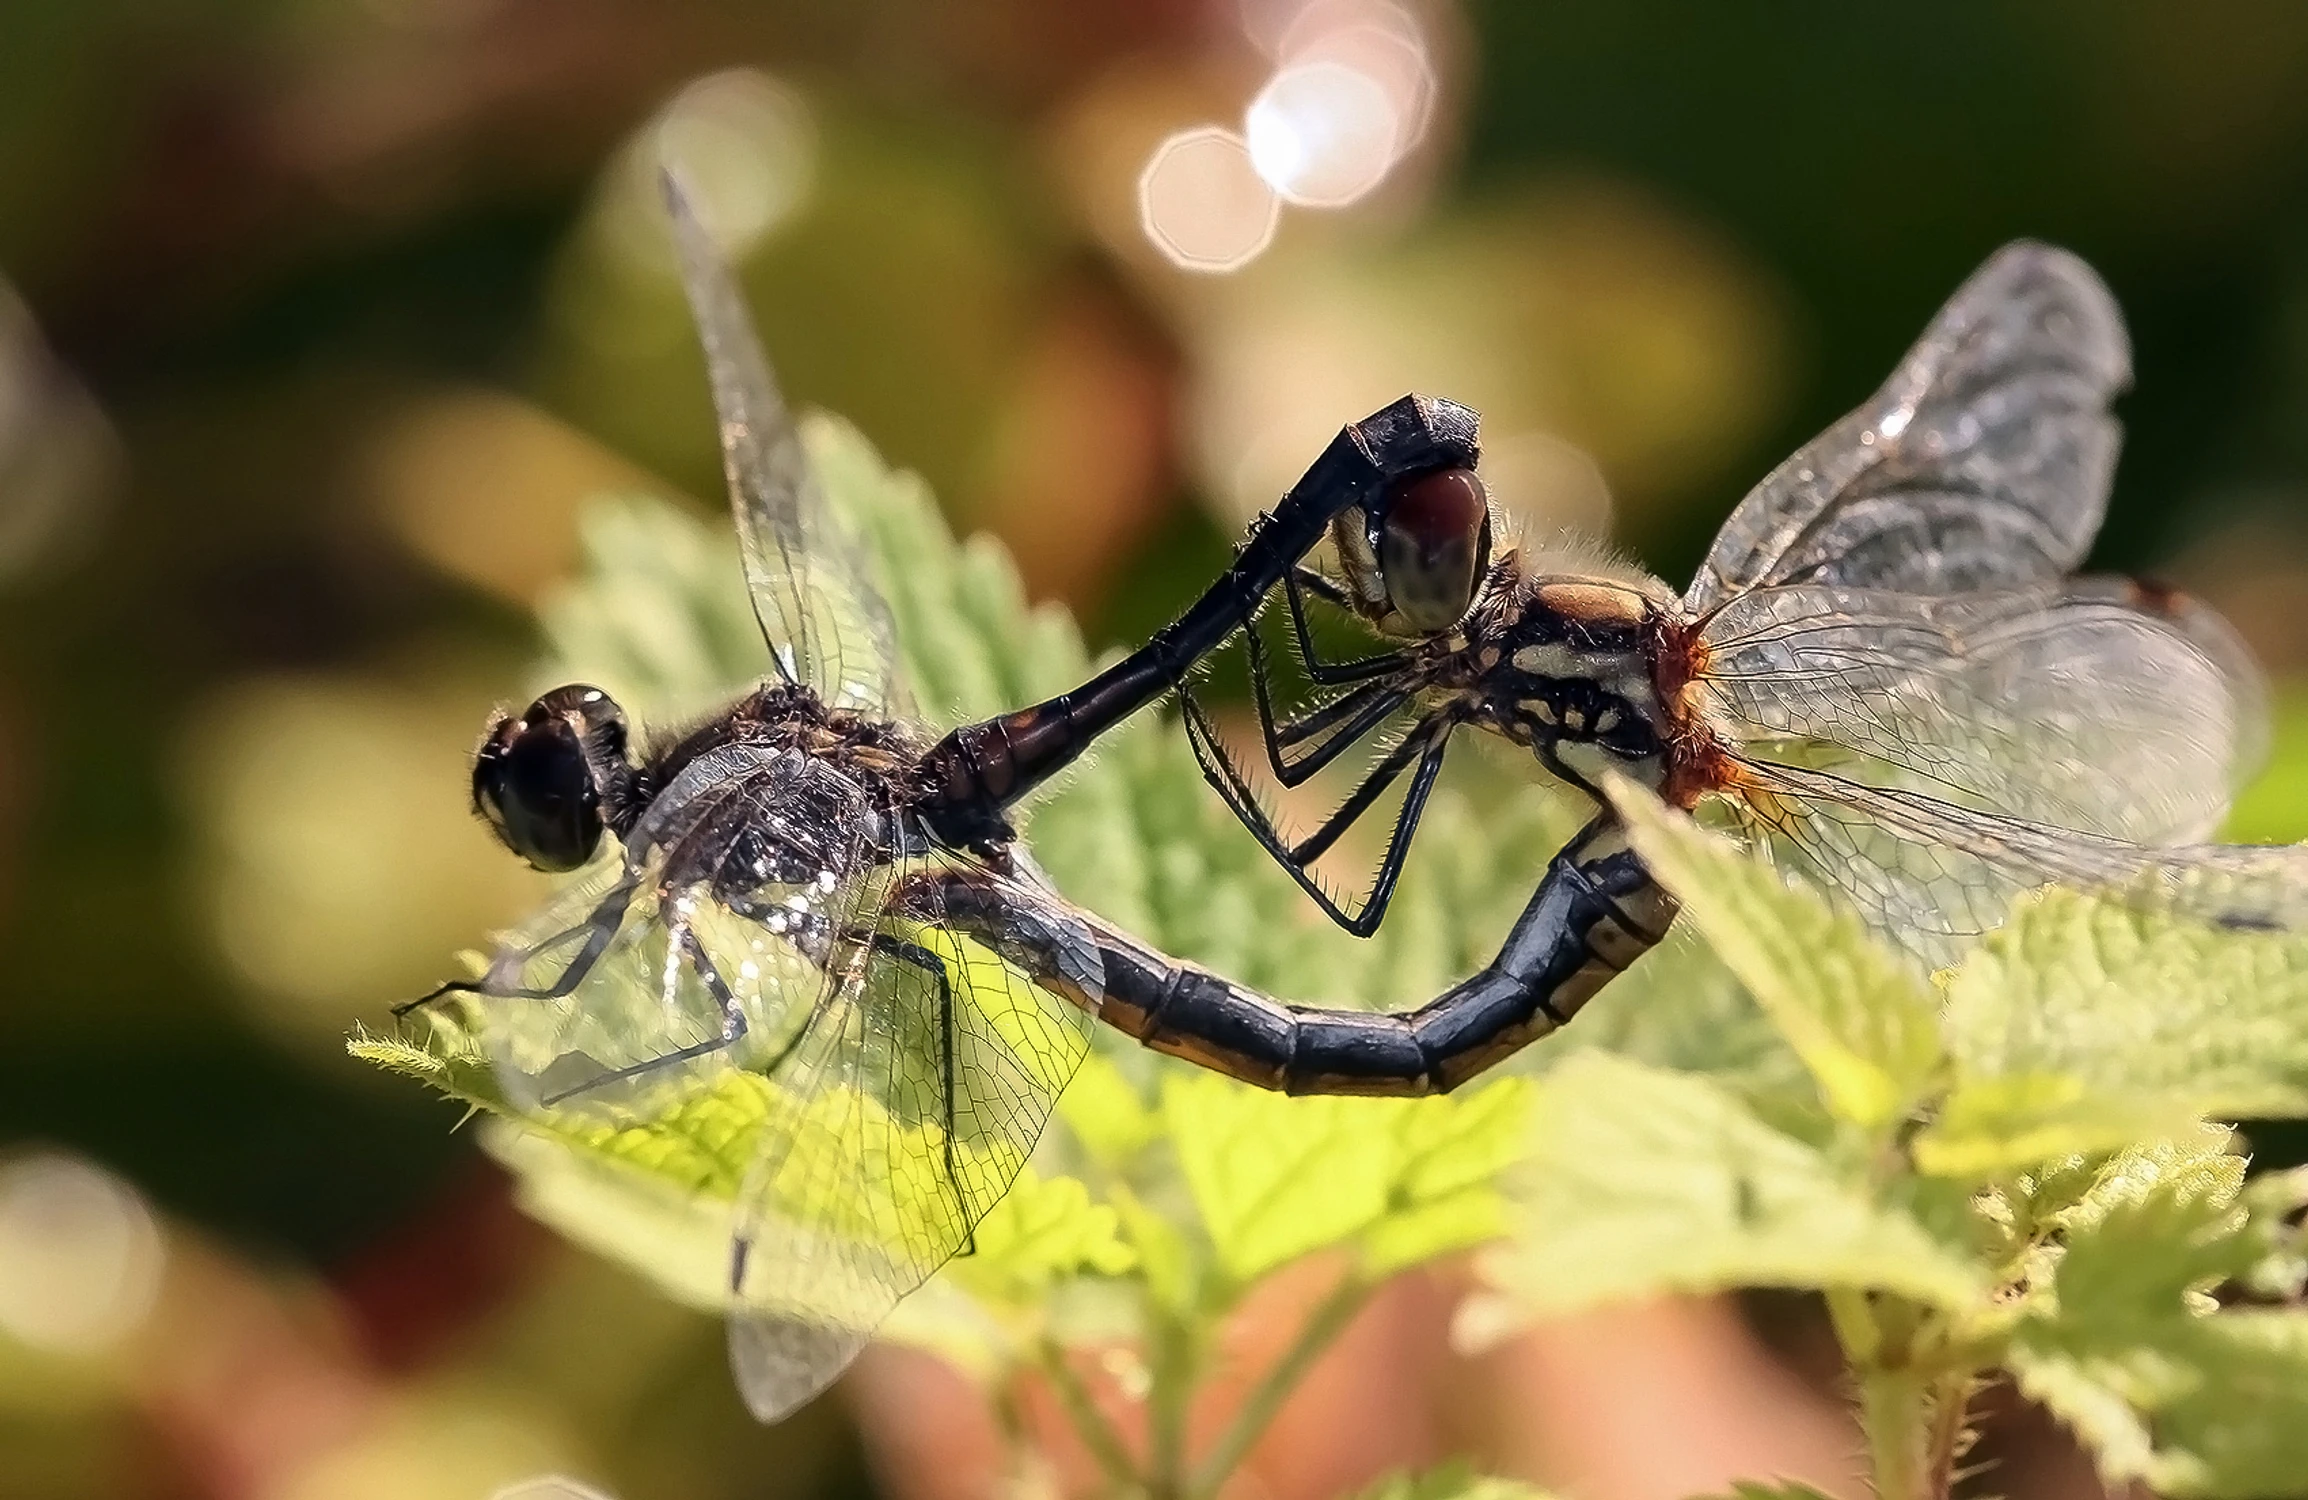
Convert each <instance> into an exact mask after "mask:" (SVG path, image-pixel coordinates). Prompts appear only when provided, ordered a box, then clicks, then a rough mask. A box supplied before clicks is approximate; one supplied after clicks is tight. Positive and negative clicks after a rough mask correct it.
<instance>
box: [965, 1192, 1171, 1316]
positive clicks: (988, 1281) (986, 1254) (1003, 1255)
mask: <svg viewBox="0 0 2308 1500" xmlns="http://www.w3.org/2000/svg"><path fill="white" fill-rule="evenodd" d="M973 1241H974V1243H973V1245H972V1249H971V1253H970V1254H969V1255H966V1256H964V1257H962V1258H961V1259H959V1260H957V1261H955V1262H954V1263H953V1265H952V1267H951V1269H950V1272H949V1274H950V1275H951V1276H952V1278H953V1279H954V1281H955V1282H956V1283H958V1284H959V1285H961V1286H962V1287H964V1288H965V1289H967V1290H968V1291H970V1292H971V1293H973V1294H975V1295H976V1296H978V1297H979V1298H981V1299H983V1300H985V1301H989V1302H997V1303H999V1302H1007V1303H1013V1304H1016V1303H1024V1302H1026V1301H1028V1300H1029V1299H1031V1298H1033V1297H1034V1296H1036V1295H1038V1294H1040V1293H1042V1292H1044V1291H1046V1290H1047V1289H1048V1288H1049V1286H1050V1284H1051V1283H1053V1282H1055V1281H1058V1280H1060V1279H1061V1278H1064V1277H1068V1276H1080V1275H1099V1276H1119V1275H1121V1274H1122V1273H1123V1272H1125V1271H1127V1270H1129V1269H1130V1268H1131V1266H1132V1265H1133V1264H1134V1263H1135V1261H1136V1259H1137V1256H1136V1254H1135V1252H1134V1251H1132V1249H1131V1248H1130V1245H1129V1244H1128V1242H1127V1241H1125V1240H1124V1238H1123V1236H1122V1232H1121V1217H1120V1215H1119V1214H1117V1213H1116V1212H1115V1210H1114V1209H1113V1208H1112V1207H1110V1206H1108V1205H1106V1204H1103V1203H1093V1202H1091V1201H1090V1191H1089V1189H1088V1188H1086V1187H1084V1186H1083V1185H1082V1184H1081V1183H1080V1182H1077V1181H1076V1180H1074V1179H1073V1178H1071V1177H1041V1176H1038V1175H1036V1174H1035V1173H1034V1172H1033V1171H1032V1169H1030V1168H1029V1169H1028V1170H1026V1171H1024V1172H1021V1173H1019V1174H1018V1180H1017V1181H1016V1182H1015V1183H1014V1184H1012V1186H1011V1188H1010V1191H1009V1193H1008V1194H1007V1195H1006V1196H1005V1197H1004V1198H1003V1199H1002V1201H1001V1202H1000V1203H998V1204H996V1205H995V1206H994V1207H993V1209H992V1210H991V1211H990V1212H989V1213H987V1215H986V1216H985V1218H984V1219H982V1220H980V1221H979V1223H978V1227H977V1232H976V1234H975V1235H974V1236H973Z"/></svg>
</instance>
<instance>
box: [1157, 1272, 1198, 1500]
mask: <svg viewBox="0 0 2308 1500" xmlns="http://www.w3.org/2000/svg"><path fill="white" fill-rule="evenodd" d="M1146 1341H1147V1349H1146V1354H1147V1361H1146V1362H1147V1368H1148V1370H1149V1372H1150V1374H1151V1375H1152V1382H1151V1385H1150V1387H1149V1389H1148V1390H1147V1392H1146V1494H1147V1495H1148V1497H1149V1500H1182V1497H1183V1496H1184V1495H1185V1492H1186V1490H1185V1477H1186V1407H1187V1402H1188V1400H1189V1398H1191V1397H1192V1396H1193V1394H1194V1364H1195V1359H1194V1352H1195V1351H1194V1330H1193V1329H1192V1328H1190V1327H1188V1326H1187V1324H1186V1323H1185V1321H1184V1320H1183V1319H1181V1318H1177V1317H1174V1316H1172V1315H1171V1314H1170V1313H1169V1312H1168V1311H1166V1310H1163V1309H1152V1310H1150V1312H1149V1315H1148V1317H1147V1320H1146Z"/></svg>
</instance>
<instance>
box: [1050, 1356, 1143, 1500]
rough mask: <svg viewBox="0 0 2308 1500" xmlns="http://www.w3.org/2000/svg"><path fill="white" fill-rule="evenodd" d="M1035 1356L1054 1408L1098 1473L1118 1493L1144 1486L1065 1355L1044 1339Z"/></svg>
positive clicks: (1122, 1446)
mask: <svg viewBox="0 0 2308 1500" xmlns="http://www.w3.org/2000/svg"><path fill="white" fill-rule="evenodd" d="M1035 1353H1036V1358H1035V1363H1036V1365H1038V1366H1039V1367H1040V1369H1041V1371H1042V1374H1043V1375H1044V1376H1045V1377H1046V1378H1047V1379H1048V1380H1049V1382H1050V1389H1051V1390H1052V1391H1053V1392H1055V1393H1056V1394H1057V1397H1058V1404H1059V1405H1060V1406H1062V1407H1064V1408H1065V1409H1066V1420H1067V1421H1069V1422H1071V1423H1072V1424H1073V1426H1074V1432H1075V1434H1076V1436H1078V1437H1080V1438H1081V1439H1082V1444H1083V1446H1084V1447H1086V1448H1088V1449H1089V1450H1090V1456H1091V1457H1092V1458H1095V1459H1096V1460H1097V1461H1098V1470H1099V1472H1100V1473H1102V1474H1104V1475H1105V1476H1106V1482H1107V1483H1108V1484H1109V1485H1111V1486H1112V1487H1113V1488H1114V1490H1115V1491H1116V1492H1118V1493H1123V1494H1132V1493H1136V1492H1137V1491H1138V1490H1139V1489H1141V1488H1142V1487H1143V1483H1144V1482H1143V1480H1142V1479H1141V1478H1140V1476H1139V1473H1138V1465H1137V1463H1136V1462H1135V1461H1134V1460H1133V1459H1132V1458H1131V1457H1130V1450H1129V1448H1128V1447H1127V1446H1126V1445H1125V1444H1124V1443H1123V1441H1122V1435H1121V1434H1120V1433H1118V1432H1116V1431H1115V1430H1114V1424H1113V1423H1111V1422H1109V1421H1107V1420H1106V1414H1105V1413H1104V1412H1103V1411H1100V1410H1099V1409H1098V1402H1097V1399H1096V1398H1095V1397H1093V1396H1092V1395H1091V1394H1090V1391H1089V1388H1088V1387H1087V1386H1085V1385H1083V1384H1082V1380H1081V1377H1080V1376H1078V1375H1076V1374H1075V1373H1074V1367H1073V1366H1072V1365H1069V1364H1068V1363H1066V1351H1065V1350H1064V1349H1062V1348H1060V1347H1059V1346H1058V1345H1057V1344H1056V1343H1055V1342H1053V1341H1051V1340H1048V1339H1045V1340H1043V1341H1042V1343H1041V1345H1040V1346H1039V1348H1038V1349H1037V1350H1036V1351H1035Z"/></svg>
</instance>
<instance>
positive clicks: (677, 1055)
mask: <svg viewBox="0 0 2308 1500" xmlns="http://www.w3.org/2000/svg"><path fill="white" fill-rule="evenodd" d="M679 941H680V943H681V951H682V952H683V953H684V954H685V955H687V957H688V959H689V964H690V967H691V968H692V969H694V970H696V972H697V977H698V978H699V979H700V980H702V981H704V983H705V989H706V992H707V993H708V994H710V995H712V996H713V1002H714V1004H715V1005H716V1006H718V1007H719V1008H720V1010H721V1034H720V1035H718V1036H712V1037H708V1038H706V1039H705V1040H704V1041H702V1042H693V1043H691V1044H690V1045H689V1046H686V1047H676V1048H675V1049H673V1050H672V1051H671V1052H662V1053H659V1054H658V1055H657V1056H655V1057H649V1058H644V1059H642V1060H641V1061H640V1062H637V1063H627V1064H625V1065H624V1066H623V1067H619V1068H611V1069H609V1070H608V1071H606V1072H604V1073H602V1074H600V1075H599V1076H598V1077H595V1078H589V1079H587V1080H585V1081H584V1082H583V1083H579V1084H574V1085H572V1086H570V1087H568V1088H565V1089H560V1090H557V1091H556V1092H554V1093H550V1094H546V1095H544V1096H542V1097H541V1098H539V1099H538V1101H537V1102H538V1103H540V1104H544V1105H548V1106H549V1105H555V1104H559V1103H561V1102H562V1101H563V1100H566V1099H572V1098H575V1097H576V1096H577V1095H579V1094H587V1093H591V1092H592V1091H593V1090H595V1089H599V1088H607V1087H608V1086H609V1085H611V1084H613V1083H623V1082H624V1081H625V1080H626V1079H628V1078H638V1077H640V1076H641V1075H642V1074H644V1073H654V1072H656V1071H657V1070H658V1069H660V1068H670V1067H675V1066H677V1065H679V1064H681V1063H685V1062H691V1061H694V1060H695V1059H697V1058H700V1057H706V1056H709V1055H711V1054H713V1053H715V1052H721V1051H725V1050H727V1049H728V1048H731V1047H734V1046H736V1045H737V1044H738V1043H739V1042H741V1041H743V1040H744V1039H745V1034H746V1029H747V1028H746V1020H745V1007H744V1006H743V1005H741V1004H739V1003H738V999H737V993H736V991H734V990H732V989H731V988H730V987H729V982H728V981H727V980H725V979H723V978H722V977H721V971H720V970H719V969H717V968H715V967H714V964H713V960H712V958H710V957H709V956H708V955H707V954H706V951H705V945H704V944H702V943H700V942H698V940H697V935H696V934H695V933H693V932H691V931H690V930H689V929H688V928H686V927H684V928H682V929H681V937H680V939H679Z"/></svg>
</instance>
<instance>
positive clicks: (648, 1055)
mask: <svg viewBox="0 0 2308 1500" xmlns="http://www.w3.org/2000/svg"><path fill="white" fill-rule="evenodd" d="M807 764H809V763H808V762H806V761H805V760H804V758H802V757H799V756H793V755H786V756H777V755H772V754H769V753H766V752H762V751H758V750H752V749H745V748H731V749H725V750H722V751H719V752H716V753H715V754H714V755H711V756H706V757H701V758H700V759H699V760H698V761H697V762H695V763H693V764H692V766H691V767H690V768H689V769H688V770H687V771H685V772H684V773H683V774H682V775H681V776H679V777H677V778H676V779H675V780H674V782H673V783H672V784H671V785H670V786H669V787H667V788H666V790H665V791H664V792H663V793H661V794H660V795H659V796H658V798H657V799H656V801H655V802H654V803H653V804H652V806H651V809H650V812H649V813H648V814H647V815H646V816H645V817H644V818H643V820H642V822H641V823H640V824H639V825H638V826H637V827H636V828H635V829H634V831H633V833H632V835H631V836H630V837H629V838H628V839H627V840H626V842H625V852H624V853H623V854H622V855H621V856H620V857H619V858H618V859H617V860H614V861H610V862H607V863H605V864H604V865H603V867H602V868H600V869H598V870H596V871H593V872H591V873H590V874H588V875H587V876H586V877H584V878H583V879H581V880H579V881H578V882H576V883H575V884H573V885H571V886H569V887H567V888H566V889H564V890H563V891H562V892H561V894H560V895H559V896H557V897H556V898H555V899H554V900H553V901H552V902H551V903H549V904H548V905H547V906H546V907H545V909H544V910H543V911H541V912H539V913H538V914H537V915H536V916H535V917H533V918H531V919H530V920H529V921H528V922H526V923H524V924H522V926H521V927H519V928H518V929H516V930H514V931H513V932H511V933H508V934H506V935H505V936H504V938H503V939H502V940H501V942H500V943H499V946H498V948H497V950H496V953H495V955H494V956H493V957H492V959H491V961H490V965H489V969H488V971H487V974H486V975H485V976H484V978H483V980H482V981H481V991H482V992H481V993H480V994H479V995H478V996H476V997H475V998H476V1010H477V1012H478V1015H479V1030H480V1035H481V1040H482V1043H483V1045H484V1047H485V1048H486V1050H487V1051H488V1054H489V1057H490V1061H491V1062H492V1064H493V1065H494V1066H495V1069H496V1073H497V1077H498V1081H499V1084H500V1086H501V1087H502V1088H503V1089H504V1091H505V1094H506V1097H507V1098H508V1099H509V1100H510V1101H511V1102H512V1103H513V1104H514V1105H515V1106H516V1107H518V1108H520V1109H522V1110H524V1111H528V1112H532V1113H553V1112H576V1113H579V1114H582V1115H586V1116H589V1117H603V1116H607V1117H610V1118H615V1119H620V1120H633V1119H648V1118H653V1117H655V1116H657V1115H658V1114H661V1113H662V1112H663V1111H664V1110H666V1109H667V1108H670V1107H672V1106H673V1105H674V1104H675V1103H676V1102H678V1101H679V1100H682V1099H685V1098H690V1097H694V1095H695V1094H696V1092H697V1091H698V1090H700V1089H703V1088H710V1087H713V1086H715V1084H716V1081H717V1080H718V1079H719V1078H720V1076H722V1075H724V1074H726V1073H728V1072H729V1071H731V1070H732V1069H737V1070H743V1069H746V1068H750V1067H755V1066H758V1065H759V1064H760V1063H761V1061H762V1060H763V1059H764V1058H767V1057H773V1056H775V1055H776V1054H777V1053H778V1052H779V1051H780V1050H781V1049H782V1048H784V1047H786V1046H788V1045H789V1044H790V1039H791V1037H792V1036H793V1035H794V1033H795V1032H796V1031H797V1030H798V1029H799V1028H800V1027H801V1025H802V1024H803V1023H804V1022H805V1021H806V1020H807V1018H808V1017H809V1016H810V1015H811V1014H813V1013H814V1012H815V1011H816V1010H817V1009H818V1007H819V1005H820V1003H821V999H822V997H823V995H824V993H825V991H826V989H827V986H828V984H829V979H828V976H827V973H826V969H825V966H824V964H823V962H822V961H821V959H822V954H823V952H824V948H825V939H824V935H825V934H826V933H828V932H832V931H837V930H840V929H841V928H843V927H845V926H847V925H849V923H850V921H851V911H852V908H854V907H855V906H856V905H857V904H858V903H859V902H860V901H861V900H862V899H863V897H862V895H861V892H860V888H859V885H858V883H857V882H856V881H854V880H853V879H851V872H852V871H853V870H854V869H855V868H856V866H857V864H858V863H859V860H858V850H857V848H856V847H855V844H854V835H851V834H847V833H845V834H844V836H843V837H844V843H843V845H842V846H841V847H838V848H834V849H825V848H822V847H818V846H815V845H812V844H809V843H807V842H805V841H803V840H801V839H800V838H799V837H798V836H797V837H795V838H789V839H787V840H786V841H785V842H784V843H783V844H782V845H781V846H780V850H779V852H780V855H781V858H780V860H779V861H778V865H777V867H776V868H774V869H771V868H767V867H766V864H765V866H764V869H765V876H764V878H762V879H760V880H758V881H749V882H747V889H746V894H745V895H744V896H742V897H739V896H736V895H733V894H730V892H729V891H728V889H727V888H726V887H725V886H722V885H721V883H720V882H719V880H718V879H717V877H719V876H720V875H721V874H722V873H723V871H722V870H721V869H720V868H718V866H720V865H721V864H723V863H725V862H726V861H727V860H729V859H744V860H747V861H749V862H751V861H758V860H759V853H758V847H759V846H758V845H756V844H753V843H749V842H748V841H749V839H750V838H751V837H752V835H751V834H750V833H749V832H748V830H751V829H755V828H768V829H772V830H780V829H786V828H798V827H800V826H802V825H804V824H805V823H807V822H808V821H810V820H812V819H816V818H818V817H819V816H820V815H821V814H822V811H823V810H822V809H821V808H819V807H817V806H815V805H810V806H806V807H804V806H800V805H797V804H800V803H801V802H803V801H804V800H805V799H808V798H809V797H810V796H811V794H812V793H813V791H819V792H821V791H822V788H816V787H813V786H812V784H811V780H810V778H809V777H808V776H807V775H806V774H805V772H804V770H803V767H805V766H806V765H807ZM820 800H822V798H821V799H820ZM796 813H805V814H807V817H806V818H805V817H797V816H794V814H796ZM835 826H837V827H838V826H839V825H838V824H837V825H835ZM707 851H713V852H712V853H710V854H709V853H707ZM717 889H720V890H721V891H722V894H720V895H716V894H715V892H716V890H717Z"/></svg>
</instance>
